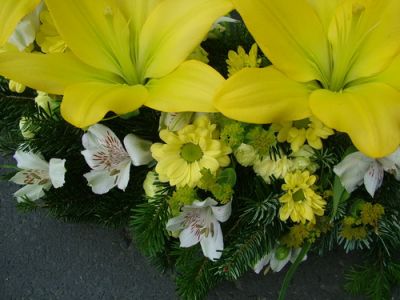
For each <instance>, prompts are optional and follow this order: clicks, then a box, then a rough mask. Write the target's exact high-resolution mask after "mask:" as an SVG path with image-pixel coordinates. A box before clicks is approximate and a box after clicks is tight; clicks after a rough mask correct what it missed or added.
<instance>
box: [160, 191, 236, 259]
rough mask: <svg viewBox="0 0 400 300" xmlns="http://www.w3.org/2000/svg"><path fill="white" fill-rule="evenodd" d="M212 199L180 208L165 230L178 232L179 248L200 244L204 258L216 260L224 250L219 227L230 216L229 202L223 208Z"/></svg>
mask: <svg viewBox="0 0 400 300" xmlns="http://www.w3.org/2000/svg"><path fill="white" fill-rule="evenodd" d="M217 204H218V202H217V201H215V200H214V199H212V198H207V199H206V200H204V201H198V200H196V201H194V202H193V204H192V205H186V206H184V207H183V208H182V212H181V214H180V215H179V216H177V217H175V218H172V219H170V220H168V223H167V230H169V231H178V230H182V229H183V230H182V231H181V233H180V234H179V239H180V242H181V247H185V248H186V247H191V246H193V245H196V244H197V243H199V242H200V245H201V249H202V250H203V254H204V256H206V257H208V258H209V259H211V260H217V259H219V258H220V257H221V255H222V252H221V251H222V250H223V249H224V239H223V235H222V230H221V225H220V224H219V222H225V221H226V220H228V219H229V217H230V215H231V211H232V208H231V202H229V203H227V204H225V205H224V206H216V205H217Z"/></svg>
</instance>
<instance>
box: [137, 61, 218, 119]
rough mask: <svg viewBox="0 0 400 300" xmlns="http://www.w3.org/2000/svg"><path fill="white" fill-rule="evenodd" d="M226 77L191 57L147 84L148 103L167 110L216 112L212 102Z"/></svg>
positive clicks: (155, 107)
mask: <svg viewBox="0 0 400 300" xmlns="http://www.w3.org/2000/svg"><path fill="white" fill-rule="evenodd" d="M223 82H224V78H223V77H222V76H221V75H220V74H219V73H218V72H217V71H215V70H214V69H213V68H211V67H210V66H208V65H206V64H204V63H201V62H199V61H195V60H190V61H186V62H184V63H182V65H181V66H180V67H178V68H177V69H176V70H175V71H174V72H172V73H171V74H169V75H167V76H165V77H164V78H162V79H153V80H151V81H150V82H149V83H148V84H147V86H146V87H147V88H148V89H149V99H148V100H147V101H146V103H145V105H146V106H148V107H151V108H153V109H156V110H160V111H164V112H184V111H196V112H215V111H216V109H215V108H214V105H213V103H212V100H213V98H214V96H215V95H216V92H217V90H218V89H219V88H220V87H221V86H222V83H223Z"/></svg>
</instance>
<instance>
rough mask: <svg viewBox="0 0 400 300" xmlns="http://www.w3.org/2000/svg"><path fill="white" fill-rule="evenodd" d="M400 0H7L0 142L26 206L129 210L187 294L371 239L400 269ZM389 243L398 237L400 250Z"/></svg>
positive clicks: (350, 286)
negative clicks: (247, 273) (11, 163)
mask: <svg viewBox="0 0 400 300" xmlns="http://www.w3.org/2000/svg"><path fill="white" fill-rule="evenodd" d="M399 15H400V2H399V1H397V0H329V1H323V0H319V1H315V0H288V1H281V0H252V1H247V0H231V1H230V0H191V1H186V0H118V1H117V0H104V1H94V0H79V1H78V0H69V1H58V0H45V1H39V0H19V1H18V3H16V1H13V0H3V1H2V2H1V4H0V16H1V18H0V46H1V49H0V75H1V76H3V77H2V79H1V84H0V86H1V90H0V124H1V126H0V150H1V153H2V154H3V155H14V158H15V160H16V161H17V165H16V166H15V165H13V166H2V167H3V168H9V171H10V172H9V174H8V175H7V176H5V179H7V180H11V181H12V182H15V183H16V184H19V185H22V188H21V189H20V190H18V191H17V192H16V193H15V198H16V200H17V206H18V207H19V208H20V209H21V210H23V211H32V210H36V209H46V210H47V211H48V212H49V213H50V214H52V215H53V216H55V217H57V218H60V219H62V220H66V221H73V222H92V223H97V224H101V225H104V226H109V227H117V228H124V227H125V228H128V232H129V233H132V237H133V240H134V241H135V244H136V245H137V247H139V248H140V249H141V251H142V252H143V253H144V254H145V255H147V256H148V257H149V258H150V260H151V261H152V262H153V263H154V264H156V265H157V266H158V267H159V268H160V270H162V271H164V270H166V269H169V268H173V269H174V270H175V271H176V274H177V276H176V283H177V290H178V293H179V295H180V296H181V297H182V298H183V299H201V298H204V297H205V296H206V295H207V291H208V290H209V289H211V288H212V287H214V286H215V285H216V284H217V283H218V282H220V281H222V280H235V279H237V278H238V277H240V276H241V275H242V274H244V273H245V272H248V271H249V270H254V271H255V272H257V273H260V272H262V271H263V273H264V274H266V273H267V272H280V271H282V270H283V268H284V267H285V266H286V265H288V264H289V262H291V263H292V264H289V265H290V267H289V270H288V271H287V273H286V277H285V280H284V282H283V285H282V290H281V292H280V295H279V299H283V298H284V297H285V294H286V291H287V288H288V285H289V282H290V280H291V278H292V276H293V274H294V271H295V270H296V269H297V268H298V267H299V265H300V264H301V263H302V262H303V263H307V262H306V258H307V255H308V254H309V253H318V254H321V255H323V254H324V253H326V252H328V251H331V250H333V249H336V248H343V249H344V250H345V251H346V252H351V251H360V250H363V252H362V253H363V254H364V256H365V263H364V264H363V265H359V266H355V267H353V268H352V269H350V270H349V271H348V273H347V276H346V278H347V284H346V289H347V290H348V291H349V293H351V294H365V295H367V296H368V297H370V298H371V299H390V297H391V288H392V287H394V286H395V285H398V284H399V282H400V261H398V255H397V253H398V251H399V249H400V215H399V213H400V202H399V200H400V183H399V181H400V149H399V142H400V122H399V120H400V81H399V78H400V77H399V75H400V56H399V55H398V54H399V50H400V30H399V28H400V19H399ZM396 255H397V256H396Z"/></svg>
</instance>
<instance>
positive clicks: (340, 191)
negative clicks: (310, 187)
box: [331, 176, 350, 219]
mask: <svg viewBox="0 0 400 300" xmlns="http://www.w3.org/2000/svg"><path fill="white" fill-rule="evenodd" d="M349 198H350V194H349V193H348V192H347V191H346V189H345V188H344V186H343V185H342V183H341V182H340V178H339V177H338V176H335V180H334V182H333V210H332V214H331V217H332V219H334V218H335V216H336V213H337V211H338V207H339V205H340V204H341V203H343V202H345V201H347V200H348V199H349Z"/></svg>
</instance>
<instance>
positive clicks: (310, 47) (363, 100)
mask: <svg viewBox="0 0 400 300" xmlns="http://www.w3.org/2000/svg"><path fill="white" fill-rule="evenodd" d="M232 2H233V4H234V6H235V8H236V10H237V11H238V12H239V13H240V15H241V16H242V18H243V20H244V22H245V24H246V26H247V28H248V29H249V31H250V32H251V33H252V35H253V37H254V39H255V40H256V42H257V44H258V45H259V46H260V48H261V50H262V51H263V52H264V54H265V55H266V56H267V57H268V58H269V60H270V61H271V62H272V64H273V66H269V67H267V68H262V69H243V70H241V71H240V72H238V73H237V74H236V75H235V76H232V77H231V78H229V79H228V80H227V82H226V83H225V84H224V85H223V87H222V88H221V89H220V90H219V93H218V95H217V96H216V98H215V103H214V104H215V106H216V107H217V108H218V109H219V110H220V111H221V112H222V113H223V114H225V115H226V116H228V117H230V118H233V119H236V120H240V121H244V122H252V123H261V124H266V123H272V122H282V121H292V120H301V119H304V118H307V117H309V116H311V115H315V116H316V117H317V118H318V119H319V120H321V121H322V122H323V123H324V124H326V125H327V126H329V127H330V128H334V129H336V130H338V131H342V132H346V133H347V134H348V135H349V136H350V138H351V140H352V141H353V144H354V145H355V146H356V147H357V148H358V149H359V150H360V151H362V152H363V153H364V154H366V155H367V156H369V157H374V158H375V157H384V156H387V155H389V154H390V153H392V152H394V151H395V150H396V148H397V147H398V146H399V143H400V122H399V120H400V93H399V92H400V55H399V48H400V30H399V28H400V18H399V14H400V1H398V0H385V1H378V0H377V1H373V0H345V1H341V0H330V1H329V0H325V1H323V0H286V1H282V0H252V1H249V0H232Z"/></svg>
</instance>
